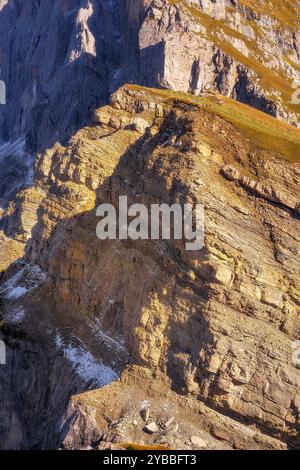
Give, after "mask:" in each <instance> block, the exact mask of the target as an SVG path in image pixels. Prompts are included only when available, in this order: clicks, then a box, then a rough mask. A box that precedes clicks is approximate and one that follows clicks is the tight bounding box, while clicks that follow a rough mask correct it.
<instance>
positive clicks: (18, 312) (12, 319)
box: [5, 307, 26, 325]
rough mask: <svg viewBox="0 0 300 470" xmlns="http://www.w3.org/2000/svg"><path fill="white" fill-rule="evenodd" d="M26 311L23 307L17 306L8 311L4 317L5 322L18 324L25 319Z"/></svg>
mask: <svg viewBox="0 0 300 470" xmlns="http://www.w3.org/2000/svg"><path fill="white" fill-rule="evenodd" d="M25 316H26V312H25V310H24V309H23V308H21V307H20V308H17V309H15V310H12V311H11V312H9V314H8V316H7V317H6V319H5V323H7V324H8V325H19V324H20V323H22V322H23V321H24V319H25Z"/></svg>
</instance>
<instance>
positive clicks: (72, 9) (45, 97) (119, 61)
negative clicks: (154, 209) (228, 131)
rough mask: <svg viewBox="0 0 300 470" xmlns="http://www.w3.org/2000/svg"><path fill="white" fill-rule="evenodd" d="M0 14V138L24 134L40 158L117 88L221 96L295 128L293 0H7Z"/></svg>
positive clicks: (295, 26) (296, 35)
mask: <svg viewBox="0 0 300 470" xmlns="http://www.w3.org/2000/svg"><path fill="white" fill-rule="evenodd" d="M0 8H1V9H0V31H1V32H0V44H1V46H0V48H1V49H0V54H1V58H2V59H1V64H2V65H1V73H0V80H3V81H5V83H6V86H7V104H6V106H2V105H1V108H0V141H1V140H3V141H13V140H16V139H18V138H20V137H25V136H26V138H27V143H28V145H29V147H30V148H31V149H33V150H40V151H41V150H45V149H46V148H49V147H51V146H52V145H53V144H54V143H55V142H56V141H60V142H64V141H65V140H66V139H68V138H69V137H70V136H72V135H73V134H74V133H75V132H76V131H77V130H78V129H80V128H81V127H82V126H83V125H85V124H86V123H87V122H88V119H89V118H90V117H91V114H92V112H93V111H94V110H95V109H96V108H97V107H99V106H101V105H103V104H105V103H107V101H108V98H109V96H110V94H111V92H113V91H115V90H116V89H117V88H118V87H119V86H121V85H122V84H124V83H136V84H140V85H146V86H158V87H162V88H169V89H173V90H177V91H185V92H187V91H188V92H190V93H194V94H200V93H203V92H206V93H211V92H215V91H218V92H220V93H222V94H224V95H226V96H229V97H232V98H234V99H237V100H239V101H242V102H244V103H246V104H248V105H250V106H253V107H255V108H258V109H261V110H263V111H265V112H267V113H269V114H271V115H273V116H277V117H279V118H282V119H285V120H288V121H289V122H290V123H292V124H295V125H298V124H299V122H298V108H299V97H298V95H299V93H298V92H297V88H299V80H300V74H299V54H300V52H299V51H300V43H299V14H298V10H299V2H298V0H297V1H295V2H293V4H291V2H290V1H286V0H285V1H281V2H278V1H275V0H273V1H269V2H267V3H266V4H263V3H262V2H259V1H257V0H251V1H249V0H247V1H245V0H238V1H230V0H218V1H213V0H201V1H197V2H191V1H189V0H180V1H178V2H177V1H173V0H152V1H151V0H113V1H112V0H73V1H69V0H64V1H61V0H45V1H43V2H39V1H37V0H30V1H29V2H24V1H22V0H9V1H7V2H6V1H4V2H1V4H0ZM295 93H296V95H295V96H294V94H295ZM293 96H294V100H293ZM295 100H296V101H295Z"/></svg>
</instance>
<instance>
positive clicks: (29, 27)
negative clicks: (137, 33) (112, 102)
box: [0, 0, 120, 149]
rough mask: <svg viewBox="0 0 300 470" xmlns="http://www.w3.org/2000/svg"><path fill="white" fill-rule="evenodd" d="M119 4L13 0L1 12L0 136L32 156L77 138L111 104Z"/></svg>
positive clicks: (118, 53)
mask: <svg viewBox="0 0 300 470" xmlns="http://www.w3.org/2000/svg"><path fill="white" fill-rule="evenodd" d="M118 3H119V2H118V1H117V0H116V1H114V2H111V1H108V0H101V1H89V0H63V1H61V0H45V1H43V2H39V1H37V0H32V1H29V2H24V1H20V0H11V1H9V2H7V4H6V5H4V6H3V8H2V10H1V11H0V25H1V26H0V31H1V32H0V43H1V46H0V48H1V50H0V54H1V58H2V63H1V79H2V80H4V81H5V82H6V84H7V105H6V106H5V107H1V110H0V111H1V114H0V124H1V131H0V136H1V138H2V140H4V141H5V140H12V139H14V138H17V137H20V136H23V135H26V136H27V139H28V143H29V145H30V147H31V148H32V149H37V148H39V149H41V148H46V147H48V146H50V145H51V144H52V143H53V142H55V141H56V140H59V139H63V138H64V137H68V136H70V135H72V133H74V132H75V131H76V130H77V129H78V128H79V127H81V126H82V125H83V124H84V123H85V122H86V121H87V119H88V118H89V117H90V114H91V112H92V111H93V109H95V108H96V107H98V106H99V105H101V104H103V103H104V102H106V101H107V100H108V96H109V92H110V83H111V82H112V77H113V75H114V73H115V70H116V68H117V67H118V64H119V61H120V51H119V45H118V43H119V26H118V22H119V15H118Z"/></svg>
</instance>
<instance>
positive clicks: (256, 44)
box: [124, 0, 299, 125]
mask: <svg viewBox="0 0 300 470" xmlns="http://www.w3.org/2000/svg"><path fill="white" fill-rule="evenodd" d="M124 3H127V8H128V9H129V12H130V24H131V25H132V26H131V31H132V30H136V31H138V39H136V40H135V41H132V42H131V43H130V42H128V38H127V44H131V48H130V49H128V57H127V64H126V65H125V76H126V77H127V80H126V81H129V80H130V79H132V78H133V81H134V83H140V84H142V85H143V84H145V85H147V86H162V87H164V88H169V89H174V90H181V91H189V92H190V93H195V94H199V93H203V92H209V93H210V92H213V91H218V92H220V93H222V94H224V95H226V96H230V97H232V98H234V99H237V100H239V101H242V102H244V103H247V104H249V105H251V106H254V107H255V108H258V109H261V110H263V111H265V112H267V113H269V114H271V115H273V116H277V117H280V118H283V119H286V120H288V121H289V122H291V123H293V124H295V125H298V116H297V114H298V112H297V107H296V106H295V104H293V103H292V95H293V93H294V92H295V89H296V88H297V83H298V81H299V13H298V9H299V5H298V4H297V3H295V2H294V3H293V4H291V2H289V1H284V2H280V3H279V2H277V1H270V2H259V1H256V0H252V1H243V0H242V1H230V0H218V1H212V0H202V1H195V2H191V1H188V0H181V1H178V2H176V1H171V0H155V1H152V2H150V1H144V2H140V1H132V0H131V1H128V2H124ZM141 3H142V4H143V5H144V8H142V7H141ZM141 9H143V10H144V12H143V13H141ZM130 56H131V57H134V60H133V61H132V60H131V61H130ZM128 63H130V64H131V67H130V68H129V69H126V67H127V66H128ZM296 82H297V83H296ZM293 87H294V88H293Z"/></svg>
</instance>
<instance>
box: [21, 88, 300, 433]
mask: <svg viewBox="0 0 300 470" xmlns="http://www.w3.org/2000/svg"><path fill="white" fill-rule="evenodd" d="M94 120H95V125H94V126H93V127H89V128H86V129H83V130H81V131H80V132H79V133H78V134H77V135H76V136H74V138H73V139H72V141H71V143H70V145H69V146H68V147H61V146H56V147H54V149H52V150H51V151H49V152H47V153H45V154H43V155H41V156H40V157H39V158H38V160H37V166H36V174H37V191H41V190H42V189H43V190H46V188H47V192H46V196H45V197H44V199H43V200H42V202H41V203H40V205H39V206H38V219H37V223H36V225H35V226H34V228H33V231H32V238H31V239H30V240H29V243H28V244H27V248H26V259H27V260H28V261H29V262H31V263H38V264H40V266H41V267H42V269H43V270H44V271H45V272H47V275H48V277H47V282H46V286H45V287H44V288H43V289H44V290H43V291H42V292H44V293H50V296H51V303H50V305H51V312H52V313H51V317H52V319H53V321H55V318H56V316H57V318H59V317H60V316H61V315H62V314H63V315H67V316H68V318H69V319H72V316H73V317H74V315H75V316H79V318H81V321H82V322H83V324H84V323H86V322H87V323H89V322H92V323H94V324H95V328H96V329H100V330H101V331H102V332H103V333H105V334H106V335H107V336H109V337H110V338H112V339H113V341H122V340H123V341H124V343H125V346H126V348H127V350H128V351H129V354H130V362H132V363H134V364H138V365H140V366H143V367H146V368H149V369H150V370H152V371H155V370H157V371H159V372H160V373H163V374H165V375H166V376H168V377H169V379H170V380H171V383H172V384H173V387H174V388H175V389H176V390H178V391H179V390H180V391H182V392H184V393H187V394H191V395H192V396H193V397H194V399H195V400H200V401H203V402H205V403H206V404H207V405H208V406H210V407H212V408H215V409H216V410H218V411H219V412H221V413H224V414H228V415H230V416H231V417H232V418H234V419H237V420H240V421H242V422H248V423H250V424H251V425H252V426H255V427H257V428H258V429H260V430H261V431H263V432H267V433H269V434H271V435H273V436H276V437H277V438H279V439H282V440H288V441H291V442H297V435H298V433H299V372H298V370H297V368H296V365H295V364H294V363H293V360H292V355H293V351H294V350H293V343H294V341H295V340H297V339H298V338H299V324H298V321H297V318H298V316H299V304H300V299H299V291H300V289H299V266H300V263H299V236H298V234H299V192H298V185H299V177H300V173H299V164H298V163H297V162H294V163H293V162H291V161H288V160H287V159H286V158H283V157H282V156H281V155H280V152H279V150H276V149H275V150H274V151H272V152H271V151H268V150H266V149H264V148H262V147H261V146H259V145H258V144H257V143H256V142H255V141H253V139H249V138H248V137H247V135H246V134H244V133H243V131H242V130H239V129H238V128H236V127H234V126H233V125H232V124H230V123H228V122H226V121H224V120H223V119H222V118H220V117H218V116H216V115H214V117H213V119H212V114H211V111H210V110H209V108H205V107H203V108H201V107H200V108H199V107H197V106H194V105H190V104H188V103H185V102H184V101H181V102H180V101H179V102H178V103H177V104H176V100H175V101H172V99H171V100H170V98H168V96H167V94H166V95H164V94H160V93H159V92H157V93H155V92H151V91H148V90H145V89H140V88H136V87H129V88H125V89H122V90H121V91H120V92H118V93H116V94H115V95H114V97H113V100H112V104H111V105H110V106H107V107H104V108H102V109H100V110H99V111H97V113H96V114H95V117H94ZM39 188H40V189H39ZM119 195H127V196H128V198H129V203H131V202H141V203H143V204H146V205H147V206H148V205H149V204H151V203H161V202H167V203H169V204H171V203H173V202H176V201H181V202H183V201H189V202H194V203H196V202H198V203H202V204H204V206H205V217H206V222H205V234H206V235H205V237H206V238H205V248H204V249H203V250H201V251H200V252H187V251H186V250H185V249H184V244H183V242H180V241H171V242H161V241H159V242H153V241H135V242H134V241H130V240H128V241H106V242H104V241H102V242H101V241H99V240H98V239H97V237H96V225H97V222H98V219H97V217H96V216H95V207H97V205H98V204H99V203H101V202H113V203H114V204H117V201H118V197H119ZM12 216H13V215H12ZM41 308H42V309H43V306H41ZM47 309H49V304H48V303H47ZM48 312H49V310H48ZM70 321H72V320H70Z"/></svg>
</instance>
